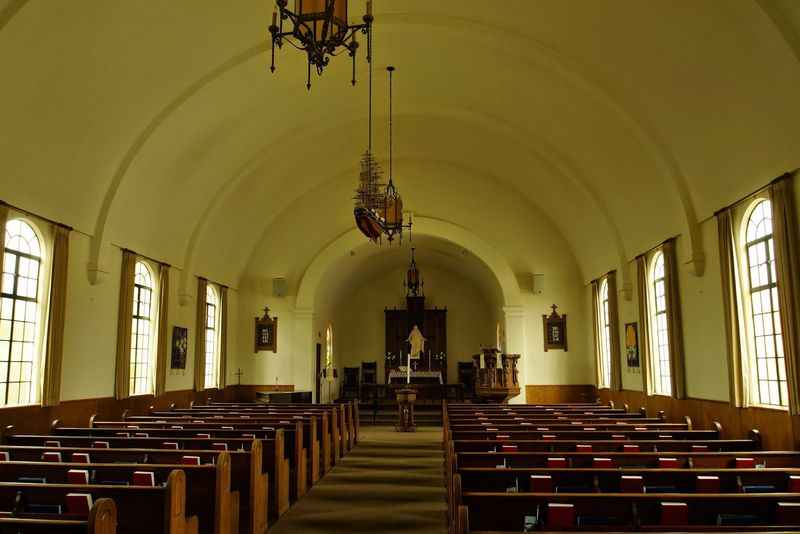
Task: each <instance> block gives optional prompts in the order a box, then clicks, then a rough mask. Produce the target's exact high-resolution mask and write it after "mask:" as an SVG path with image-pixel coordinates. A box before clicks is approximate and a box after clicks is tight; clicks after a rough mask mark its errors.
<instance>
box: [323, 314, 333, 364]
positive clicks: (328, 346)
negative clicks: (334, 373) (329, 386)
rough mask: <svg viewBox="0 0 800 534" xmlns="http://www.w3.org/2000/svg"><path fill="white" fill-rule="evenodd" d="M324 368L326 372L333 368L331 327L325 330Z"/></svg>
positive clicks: (329, 325)
mask: <svg viewBox="0 0 800 534" xmlns="http://www.w3.org/2000/svg"><path fill="white" fill-rule="evenodd" d="M325 368H326V369H328V372H331V371H330V369H332V368H333V325H331V324H328V327H327V328H326V329H325Z"/></svg>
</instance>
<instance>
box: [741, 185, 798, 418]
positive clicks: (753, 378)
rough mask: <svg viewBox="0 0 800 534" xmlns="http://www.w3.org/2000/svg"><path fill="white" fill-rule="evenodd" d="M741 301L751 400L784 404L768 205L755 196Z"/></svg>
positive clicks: (745, 241)
mask: <svg viewBox="0 0 800 534" xmlns="http://www.w3.org/2000/svg"><path fill="white" fill-rule="evenodd" d="M741 241H742V243H743V245H744V261H745V265H744V267H745V269H744V271H745V272H746V273H747V275H746V276H744V277H743V278H744V283H745V288H744V290H745V293H746V295H744V297H745V299H744V300H745V301H746V302H748V303H749V308H750V309H749V314H747V315H748V324H747V333H748V335H747V336H746V337H747V338H748V339H747V345H748V347H747V349H748V350H747V351H746V353H747V354H749V356H750V362H749V363H750V365H749V366H748V367H749V369H750V373H749V374H750V376H749V377H747V378H749V380H750V383H751V384H752V391H753V400H755V401H757V403H758V404H764V405H770V406H787V405H788V390H787V382H786V361H785V360H784V354H783V338H782V335H781V318H780V304H779V303H778V277H777V272H776V266H775V243H774V239H773V234H772V205H771V203H770V201H769V200H766V199H759V200H757V201H756V202H755V203H754V204H753V205H752V206H751V210H750V214H749V216H748V217H747V218H746V220H745V225H744V228H743V236H742V239H741Z"/></svg>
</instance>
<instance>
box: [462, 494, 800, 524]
mask: <svg viewBox="0 0 800 534" xmlns="http://www.w3.org/2000/svg"><path fill="white" fill-rule="evenodd" d="M662 503H685V505H686V506H687V508H688V514H687V515H688V520H687V521H686V522H684V521H678V522H677V523H672V522H667V521H666V519H665V517H664V513H663V512H662ZM798 503H800V494H794V493H792V494H789V493H764V494H746V493H738V494H736V493H731V494H685V493H680V494H678V493H664V494H662V493H652V494H648V493H638V494H637V493H575V494H558V493H479V492H465V493H463V495H462V496H461V498H460V499H458V498H456V504H457V506H456V510H458V506H460V505H461V504H463V505H465V506H466V507H467V509H468V513H469V525H470V527H471V528H472V529H474V530H473V532H474V531H499V532H520V531H522V530H523V528H524V525H525V523H526V518H531V520H532V521H531V522H534V524H535V525H542V524H543V525H544V526H540V527H539V528H542V529H548V528H552V529H554V530H563V529H575V528H576V527H577V526H578V525H576V523H575V521H569V522H568V523H567V524H556V525H552V524H551V522H553V521H554V520H555V519H556V518H555V517H549V514H551V513H553V511H552V510H549V509H548V508H549V506H548V505H550V504H561V505H564V504H567V505H572V506H573V507H574V514H575V516H576V518H577V522H580V524H581V527H582V528H587V527H589V528H591V527H592V526H593V527H594V528H597V529H609V528H614V529H624V530H632V529H637V530H651V531H672V532H674V531H687V530H692V529H694V530H701V531H703V532H711V531H715V530H717V525H716V523H717V520H718V517H719V516H720V515H723V516H725V517H726V518H728V519H727V520H728V521H733V517H742V516H743V515H747V516H751V515H752V516H754V517H755V519H753V520H752V523H751V524H750V525H749V526H751V527H756V528H757V529H758V530H763V529H765V528H767V529H770V528H772V529H775V528H776V527H777V528H780V529H788V530H796V529H798V528H800V514H798V513H797V512H796V511H795V510H794V509H795V508H796V506H797V505H798ZM786 504H790V506H789V507H787V506H786ZM781 505H783V506H781ZM553 515H555V514H553ZM743 519H744V518H743ZM549 524H550V526H548V525H549ZM728 528H730V527H728ZM740 528H741V526H740V525H737V526H736V529H737V530H739V529H740Z"/></svg>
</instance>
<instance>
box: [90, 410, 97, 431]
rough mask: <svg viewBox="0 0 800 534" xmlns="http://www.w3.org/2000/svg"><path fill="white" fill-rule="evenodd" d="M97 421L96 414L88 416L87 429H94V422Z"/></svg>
mask: <svg viewBox="0 0 800 534" xmlns="http://www.w3.org/2000/svg"><path fill="white" fill-rule="evenodd" d="M95 421H97V414H96V413H93V414H92V415H90V416H89V428H94V422H95Z"/></svg>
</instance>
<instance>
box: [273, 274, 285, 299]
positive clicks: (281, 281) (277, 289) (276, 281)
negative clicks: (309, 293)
mask: <svg viewBox="0 0 800 534" xmlns="http://www.w3.org/2000/svg"><path fill="white" fill-rule="evenodd" d="M288 291H289V284H287V283H286V278H273V279H272V296H273V297H285V296H286V293H287V292H288Z"/></svg>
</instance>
